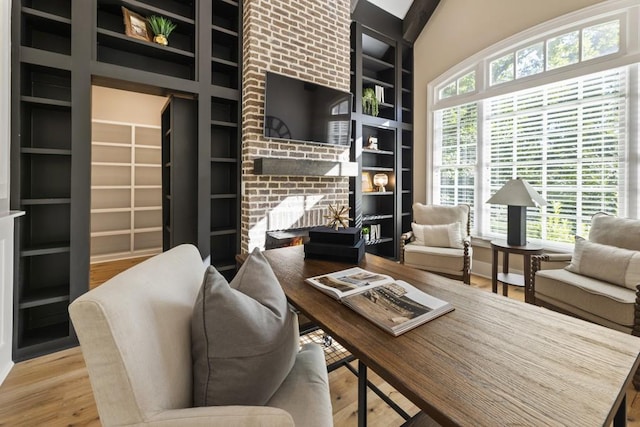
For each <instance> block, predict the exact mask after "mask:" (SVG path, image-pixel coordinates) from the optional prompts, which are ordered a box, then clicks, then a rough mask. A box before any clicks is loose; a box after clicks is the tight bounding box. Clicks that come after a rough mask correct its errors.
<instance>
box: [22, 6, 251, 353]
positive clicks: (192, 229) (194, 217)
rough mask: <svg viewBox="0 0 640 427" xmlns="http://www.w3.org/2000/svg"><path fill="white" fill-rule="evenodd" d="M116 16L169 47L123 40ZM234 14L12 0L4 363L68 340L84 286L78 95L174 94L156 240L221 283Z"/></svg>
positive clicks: (84, 103) (87, 115)
mask: <svg viewBox="0 0 640 427" xmlns="http://www.w3.org/2000/svg"><path fill="white" fill-rule="evenodd" d="M122 7H125V8H127V9H129V10H130V11H132V12H135V13H138V14H140V15H142V16H145V17H148V16H150V15H161V16H164V17H167V18H169V19H171V20H172V21H173V22H174V23H176V24H177V28H176V30H175V31H174V32H173V33H172V34H171V35H170V37H169V45H168V46H161V45H158V44H156V43H153V42H151V41H146V40H139V39H135V38H131V37H128V36H126V35H125V31H124V21H123V16H122ZM241 9H242V5H241V3H239V2H236V1H233V0H212V1H211V2H195V1H193V0H95V1H77V2H76V1H72V0H14V1H13V3H12V40H13V46H16V48H15V49H13V50H12V70H14V72H13V73H12V88H13V90H12V101H11V102H12V108H11V109H12V142H11V209H16V210H24V211H26V215H25V216H23V217H21V218H19V219H18V220H17V221H16V247H15V254H16V256H15V266H14V267H15V275H14V288H15V292H14V308H15V309H14V313H15V314H14V339H13V357H14V360H16V361H18V360H24V359H28V358H31V357H34V356H37V355H41V354H45V353H49V352H51V351H55V350H60V349H62V348H65V347H69V346H72V345H75V344H76V343H77V340H76V337H75V333H74V331H73V327H72V325H71V323H70V321H69V317H68V313H67V306H68V304H69V302H70V301H72V300H73V299H75V298H76V297H77V296H79V295H81V294H82V293H84V292H86V291H87V290H88V288H89V253H90V250H89V245H90V227H89V224H90V214H89V212H90V206H89V201H90V185H91V165H90V160H91V148H90V144H89V143H88V142H89V141H91V85H92V84H97V85H104V86H108V87H113V88H117V89H123V90H134V91H140V92H145V93H151V94H156V95H170V94H175V96H174V97H172V98H171V99H172V101H170V104H168V106H167V108H166V109H165V111H164V113H163V117H162V119H163V126H164V123H165V122H166V123H167V128H166V130H167V132H164V133H163V143H164V144H165V145H166V147H165V149H164V150H163V158H164V160H166V161H165V162H164V164H165V167H163V169H165V174H164V176H163V193H164V197H163V198H164V199H165V201H164V204H163V215H164V220H165V229H166V231H167V235H166V236H163V243H166V244H165V248H168V247H171V246H174V245H176V244H179V243H181V242H191V243H194V244H197V246H198V248H199V250H200V252H201V254H202V256H203V258H205V257H208V256H210V258H211V262H212V263H213V264H214V265H215V266H216V267H218V268H219V269H220V270H221V271H222V272H223V274H225V276H227V277H228V278H231V277H232V276H233V275H234V274H235V262H234V256H235V254H236V253H239V252H240V197H239V191H240V173H241V161H240V128H239V123H240V108H241V98H240V96H241V95H240V81H241V79H240V73H241V65H240V62H241V58H242V54H241V52H242V49H241V46H242V25H241V19H242V10H241ZM16 70H18V71H17V72H16ZM183 103H186V104H188V106H184V105H182V104H183ZM179 104H180V105H179ZM187 129H188V130H187ZM179 134H181V135H179ZM178 139H180V142H177V141H178ZM185 141H186V142H185ZM182 144H186V147H188V148H186V149H185V148H184V146H183V145H182ZM178 147H180V148H178ZM185 150H186V151H187V152H186V153H185V152H184V151H185ZM176 159H181V160H176ZM186 159H188V160H186ZM183 160H184V162H185V163H186V164H181V161H183ZM181 198H182V201H181V200H180V199H181ZM183 203H186V204H187V205H188V206H189V209H188V210H189V212H188V213H186V212H183V211H182V210H181V209H180V208H177V207H178V206H179V205H180V204H183ZM181 206H182V205H181ZM180 216H182V218H183V219H185V218H186V219H185V220H184V221H182V220H180ZM186 223H189V225H188V226H187V227H184V228H183V229H180V228H181V227H182V226H183V225H184V224H186ZM71 224H73V226H72V225H71Z"/></svg>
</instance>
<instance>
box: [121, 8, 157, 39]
mask: <svg viewBox="0 0 640 427" xmlns="http://www.w3.org/2000/svg"><path fill="white" fill-rule="evenodd" d="M122 17H123V18H124V33H125V34H126V35H128V36H129V37H133V38H134V39H139V40H144V41H148V42H150V41H151V34H150V31H149V27H148V26H147V20H146V19H145V18H144V16H142V15H138V14H137V13H135V12H132V11H130V10H129V9H127V8H126V7H124V6H123V7H122Z"/></svg>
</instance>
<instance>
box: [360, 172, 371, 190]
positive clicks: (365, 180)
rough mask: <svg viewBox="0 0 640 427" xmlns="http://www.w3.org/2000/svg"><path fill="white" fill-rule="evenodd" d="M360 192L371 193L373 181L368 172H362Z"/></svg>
mask: <svg viewBox="0 0 640 427" xmlns="http://www.w3.org/2000/svg"><path fill="white" fill-rule="evenodd" d="M362 191H363V192H365V193H366V192H370V191H373V181H372V180H371V174H370V173H369V172H362Z"/></svg>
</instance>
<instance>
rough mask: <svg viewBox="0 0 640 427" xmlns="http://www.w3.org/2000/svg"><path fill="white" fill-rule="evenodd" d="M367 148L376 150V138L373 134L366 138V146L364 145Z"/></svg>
mask: <svg viewBox="0 0 640 427" xmlns="http://www.w3.org/2000/svg"><path fill="white" fill-rule="evenodd" d="M365 148H367V149H369V150H377V149H378V138H376V137H375V136H370V137H369V138H368V139H367V146H366V147H365Z"/></svg>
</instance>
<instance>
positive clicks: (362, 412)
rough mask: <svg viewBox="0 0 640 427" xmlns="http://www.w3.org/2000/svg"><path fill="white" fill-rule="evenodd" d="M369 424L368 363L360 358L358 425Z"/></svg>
mask: <svg viewBox="0 0 640 427" xmlns="http://www.w3.org/2000/svg"><path fill="white" fill-rule="evenodd" d="M366 426H367V365H365V364H364V363H362V361H360V360H358V427H366Z"/></svg>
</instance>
